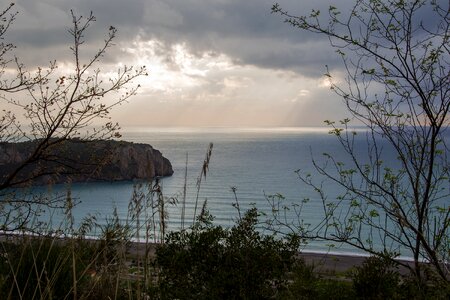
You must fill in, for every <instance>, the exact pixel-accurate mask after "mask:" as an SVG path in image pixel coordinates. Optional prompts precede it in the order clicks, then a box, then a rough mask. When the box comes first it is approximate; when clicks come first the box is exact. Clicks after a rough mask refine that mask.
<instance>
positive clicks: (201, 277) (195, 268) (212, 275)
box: [155, 209, 299, 299]
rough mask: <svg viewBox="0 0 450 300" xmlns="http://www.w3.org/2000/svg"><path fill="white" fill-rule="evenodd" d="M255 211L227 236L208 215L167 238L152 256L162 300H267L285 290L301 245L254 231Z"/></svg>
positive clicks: (248, 214)
mask: <svg viewBox="0 0 450 300" xmlns="http://www.w3.org/2000/svg"><path fill="white" fill-rule="evenodd" d="M257 216H258V213H257V210H256V209H250V210H249V211H247V212H246V213H245V215H244V217H243V218H242V219H240V220H239V221H238V222H237V223H236V225H235V226H233V227H232V228H231V229H230V230H226V229H224V228H222V227H220V226H212V225H211V222H210V221H211V220H212V218H211V217H210V216H209V214H208V213H206V217H205V214H201V217H200V218H199V221H198V222H197V223H196V224H195V225H194V226H193V227H192V228H191V229H190V230H185V231H180V232H173V233H170V234H169V235H168V237H167V239H166V243H165V244H164V245H162V246H160V247H159V248H158V249H157V251H156V260H155V264H156V267H157V268H159V270H160V273H159V282H158V284H159V288H158V291H157V293H158V294H159V295H158V296H159V297H161V298H162V299H174V298H176V299H268V298H273V297H275V296H276V295H277V294H278V292H279V291H281V290H283V289H285V287H286V285H287V274H288V272H289V271H290V270H291V268H292V266H293V264H294V261H295V254H296V252H297V249H298V246H299V239H297V238H296V237H289V238H285V239H276V238H275V237H273V236H266V235H262V234H261V233H260V232H258V231H257V229H256V225H257V222H258V217H257Z"/></svg>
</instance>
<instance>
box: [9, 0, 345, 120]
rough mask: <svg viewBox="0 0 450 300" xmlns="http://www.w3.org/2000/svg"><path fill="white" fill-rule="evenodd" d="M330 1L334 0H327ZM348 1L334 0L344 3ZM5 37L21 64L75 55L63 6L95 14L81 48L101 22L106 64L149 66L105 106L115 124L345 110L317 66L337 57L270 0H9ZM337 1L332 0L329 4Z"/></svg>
mask: <svg viewBox="0 0 450 300" xmlns="http://www.w3.org/2000/svg"><path fill="white" fill-rule="evenodd" d="M278 2H279V4H280V5H281V6H282V7H283V8H285V9H288V10H289V11H290V12H292V13H293V14H296V15H304V14H309V12H310V11H311V9H313V8H318V9H323V10H326V8H328V7H329V5H330V4H331V2H332V1H331V2H330V1H322V0H321V1H309V0H279V1H278ZM334 2H336V1H334ZM352 2H353V1H350V0H344V1H339V2H338V3H339V7H343V8H344V9H345V7H346V6H348V5H349V3H352ZM15 4H16V5H15V6H14V10H15V11H17V12H18V15H17V18H16V20H15V22H14V24H13V25H12V26H11V28H10V29H9V31H8V33H7V35H6V37H5V38H6V40H7V41H10V42H13V43H14V44H15V45H16V46H17V48H16V50H15V53H16V55H17V56H18V57H19V58H20V60H21V61H22V62H23V63H24V64H25V65H26V66H27V68H28V69H33V68H36V67H37V66H47V65H48V62H49V61H52V60H56V61H57V63H58V64H59V65H60V69H62V70H64V68H69V67H70V65H71V62H72V61H73V57H72V55H71V51H70V49H69V46H70V45H71V44H70V43H71V38H70V35H69V33H68V31H67V30H68V29H69V28H70V26H71V21H72V18H71V15H70V10H71V9H72V10H73V11H74V13H75V14H77V15H79V16H86V15H89V13H90V12H91V11H92V12H93V14H94V15H95V17H96V22H95V23H94V24H93V25H92V26H91V27H90V28H89V29H88V31H87V32H86V36H85V38H86V42H85V44H84V45H83V47H82V49H81V51H83V54H84V55H86V56H87V55H89V54H91V53H93V52H94V51H95V50H96V49H98V48H99V47H100V45H101V43H102V41H103V39H104V37H105V34H106V33H107V30H108V28H109V26H111V25H112V26H114V27H116V28H117V29H118V36H117V38H116V40H115V46H114V47H113V48H110V49H108V53H107V55H106V56H105V57H103V59H102V62H101V64H100V65H99V67H100V69H101V71H102V72H104V73H105V74H109V72H113V71H115V70H117V69H118V68H120V67H123V66H124V65H126V66H142V65H145V66H146V68H147V70H148V76H147V77H145V78H140V79H138V80H137V81H136V84H140V85H141V88H140V89H139V91H138V94H137V95H136V96H134V97H133V98H131V99H130V101H129V102H128V103H126V104H124V105H122V106H120V107H117V108H116V109H115V110H114V111H113V112H112V118H113V120H114V121H117V122H119V123H120V124H121V125H122V126H124V127H126V126H152V127H160V126H162V127H166V126H193V127H195V126H200V127H221V126H226V127H295V126H322V125H323V124H324V123H323V121H324V120H326V119H330V120H339V119H342V118H343V117H344V116H346V115H347V113H346V110H345V106H344V105H343V103H342V101H341V100H340V99H339V97H338V96H336V95H335V94H333V93H332V92H331V91H330V89H329V85H328V82H327V80H326V78H325V77H324V75H323V74H324V73H325V71H326V68H325V66H326V65H327V66H329V68H330V70H331V72H332V73H333V74H335V75H336V78H339V74H341V73H342V65H341V64H340V58H339V57H338V55H337V54H336V53H335V52H334V50H333V49H332V48H331V47H330V45H329V41H328V39H327V38H326V37H324V36H318V35H314V34H311V33H308V32H304V31H301V30H298V29H295V28H292V27H290V26H289V25H287V24H285V23H284V22H283V21H284V20H283V18H282V17H281V16H279V15H275V14H271V7H272V5H273V4H274V1H272V0H245V1H242V0H210V1H206V0H183V1H181V0H164V1H159V0H127V1H123V0H40V1H35V0H17V1H16V2H15ZM336 6H338V5H336Z"/></svg>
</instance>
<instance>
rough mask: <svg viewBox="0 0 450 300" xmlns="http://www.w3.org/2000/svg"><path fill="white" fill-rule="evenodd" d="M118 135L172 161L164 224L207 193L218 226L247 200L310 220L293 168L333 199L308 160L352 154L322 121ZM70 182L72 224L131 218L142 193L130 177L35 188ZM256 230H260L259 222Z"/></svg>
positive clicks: (308, 193) (362, 140)
mask: <svg viewBox="0 0 450 300" xmlns="http://www.w3.org/2000/svg"><path fill="white" fill-rule="evenodd" d="M356 131H357V132H358V134H357V135H356V137H355V140H354V147H355V149H356V156H357V158H358V159H359V160H361V161H367V160H368V156H367V145H368V143H367V136H366V133H365V131H364V130H363V129H356ZM122 139H123V140H125V141H130V142H135V143H146V144H150V145H152V146H153V147H154V148H155V149H158V150H159V151H161V153H162V154H163V156H165V157H166V158H168V159H169V160H170V162H171V163H172V166H173V170H174V174H173V175H172V176H170V177H164V178H161V179H160V185H161V190H162V195H163V197H164V198H165V199H166V200H167V201H166V202H167V204H166V205H165V210H166V212H167V215H166V216H165V219H166V222H167V228H166V230H167V231H171V230H172V231H173V230H179V229H180V228H181V226H186V227H188V226H190V225H191V224H192V222H193V220H194V211H195V210H196V214H198V213H199V211H200V210H201V208H202V206H203V204H204V203H205V201H206V208H207V209H208V211H209V213H210V214H211V215H212V216H213V217H214V221H213V223H214V224H216V225H220V226H224V227H231V226H233V225H234V224H235V222H236V221H237V220H238V219H239V217H240V216H242V214H243V213H244V212H245V211H246V210H247V209H250V208H252V207H256V208H257V209H258V211H259V212H260V213H261V216H260V221H261V223H264V221H265V219H270V218H271V217H272V216H273V212H274V208H277V209H278V212H279V213H280V214H279V217H283V218H284V219H282V220H283V221H284V222H286V223H287V224H291V225H294V224H298V223H299V222H302V224H311V225H310V226H314V225H315V224H317V223H318V222H320V220H322V219H323V211H324V210H323V205H322V201H321V198H320V195H319V194H318V193H317V191H316V190H315V189H314V188H313V187H311V186H309V185H307V184H305V183H303V182H302V181H301V180H300V179H299V175H298V174H303V175H306V174H310V175H311V178H312V179H313V180H314V182H315V183H316V184H320V185H321V186H322V187H323V191H324V192H325V193H326V197H327V199H328V200H333V199H336V198H337V197H338V196H339V195H340V194H342V192H343V190H342V188H341V187H340V186H339V185H338V184H337V183H335V182H333V181H332V180H329V179H327V178H325V177H324V176H323V175H321V174H320V173H319V172H318V170H317V169H316V168H315V166H314V163H315V164H317V165H320V166H322V165H323V164H324V163H325V162H326V160H325V157H326V156H325V155H326V154H330V155H332V156H333V157H334V159H335V160H336V161H340V162H344V163H349V164H351V159H350V157H349V156H348V154H347V153H345V151H344V150H343V147H342V145H341V144H340V143H339V141H338V139H337V138H336V136H334V135H332V134H330V133H329V128H322V127H318V128H311V127H308V128H144V127H140V128H137V127H134V128H125V129H124V130H123V131H122ZM379 142H380V147H382V148H384V150H383V151H384V152H383V153H384V160H385V161H386V162H387V164H388V165H389V166H392V167H395V166H396V165H398V161H397V159H396V156H395V155H394V153H393V152H392V149H390V148H389V145H388V143H386V141H384V140H382V139H381V140H380V141H379ZM210 143H212V144H213V148H212V154H211V157H210V161H209V165H208V169H207V171H206V174H205V173H203V169H202V166H203V163H204V160H205V156H206V152H207V150H208V147H209V145H210ZM313 162H314V163H313ZM329 167H330V166H329ZM330 170H331V172H332V169H330ZM200 177H201V182H200V185H199V184H198V181H199V178H200ZM185 182H186V197H185V202H184V197H183V192H184V187H185ZM68 188H69V189H70V195H71V197H72V198H73V199H74V201H75V202H77V205H76V206H75V207H74V209H73V219H74V221H75V224H80V222H81V221H82V220H83V218H85V217H87V216H89V215H95V216H96V219H97V221H98V222H99V223H100V224H102V223H103V224H107V223H108V220H109V221H110V220H111V216H112V215H113V212H114V211H116V212H117V215H118V217H119V219H121V220H122V221H123V222H125V220H126V219H127V218H129V215H128V207H129V205H130V200H131V199H132V195H133V193H136V191H138V192H141V193H144V194H145V193H146V191H148V187H147V184H146V183H145V182H136V181H134V182H132V181H126V182H90V183H73V184H72V185H71V186H67V185H54V186H51V187H39V188H35V190H34V191H35V192H41V193H49V194H53V195H55V194H62V195H64V194H65V193H67V190H68ZM169 202H170V203H169ZM183 203H184V206H185V213H184V215H183V214H182V210H183ZM196 203H197V209H195V207H196ZM274 204H276V205H275V206H274ZM283 208H286V209H283ZM44 216H45V214H44ZM141 217H143V214H141ZM52 218H53V222H54V223H55V224H57V223H58V218H59V217H58V216H56V215H55V216H52ZM61 218H64V217H61ZM158 218H159V216H156V219H158ZM142 222H143V221H142ZM142 222H141V223H142ZM182 224H183V225H182ZM291 229H292V227H291ZM291 229H289V228H288V227H286V228H284V229H283V228H281V227H280V232H281V233H289V232H290V230H291ZM260 230H263V231H264V230H265V229H264V226H261V229H260ZM154 238H157V237H154ZM304 248H305V250H307V251H311V252H316V251H318V252H328V251H329V252H338V253H351V254H358V253H360V252H359V251H358V250H357V249H354V248H352V247H350V246H347V245H339V244H330V243H328V242H319V241H312V242H311V241H310V242H308V243H307V244H305V245H304Z"/></svg>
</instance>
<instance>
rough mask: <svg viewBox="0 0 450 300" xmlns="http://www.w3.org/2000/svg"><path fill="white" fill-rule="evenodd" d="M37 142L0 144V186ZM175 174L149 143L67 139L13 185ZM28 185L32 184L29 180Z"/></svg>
mask: <svg viewBox="0 0 450 300" xmlns="http://www.w3.org/2000/svg"><path fill="white" fill-rule="evenodd" d="M37 144H38V143H37V142H25V143H2V144H0V183H3V182H5V181H6V180H7V178H8V177H9V175H10V174H12V173H13V172H14V171H15V170H16V169H17V168H18V167H19V166H21V165H23V164H24V162H25V161H26V160H27V159H28V158H29V157H30V156H31V154H32V153H33V152H34V150H35V149H36V147H37ZM172 174H173V170H172V165H171V163H170V161H169V160H168V159H167V158H165V157H163V156H162V154H161V152H159V151H158V150H156V149H154V148H153V147H152V146H150V145H147V144H135V143H130V142H122V141H103V140H99V141H89V142H86V141H80V140H68V141H64V142H62V143H58V144H57V145H55V146H52V147H49V149H48V151H46V152H45V153H44V154H43V156H42V158H41V159H39V160H35V161H34V160H31V161H29V162H28V163H26V164H25V166H24V167H23V168H22V169H21V170H20V172H19V173H18V174H17V176H15V179H14V181H13V183H19V185H22V183H21V182H22V181H24V180H26V179H27V178H33V180H32V181H30V183H31V184H47V183H66V182H86V181H99V180H103V181H119V180H132V179H151V178H154V177H159V176H170V175H172ZM26 183H29V182H28V181H27V182H26Z"/></svg>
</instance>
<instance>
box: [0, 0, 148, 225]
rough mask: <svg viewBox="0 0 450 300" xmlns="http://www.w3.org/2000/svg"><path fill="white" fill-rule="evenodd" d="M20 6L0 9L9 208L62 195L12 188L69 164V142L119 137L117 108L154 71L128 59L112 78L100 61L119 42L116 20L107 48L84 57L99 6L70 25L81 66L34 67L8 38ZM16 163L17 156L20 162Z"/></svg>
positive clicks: (0, 186)
mask: <svg viewBox="0 0 450 300" xmlns="http://www.w3.org/2000/svg"><path fill="white" fill-rule="evenodd" d="M13 8H14V6H13V4H11V5H10V6H8V7H7V8H6V9H5V10H4V11H3V12H1V13H0V42H1V43H0V101H2V108H4V109H3V111H2V116H1V117H0V164H1V165H0V167H1V168H6V166H7V165H8V166H9V169H8V172H2V174H3V175H2V177H1V178H0V192H1V193H2V194H3V195H2V196H3V199H4V201H3V202H2V203H1V206H2V213H3V214H7V213H8V210H5V207H6V206H9V207H10V208H11V207H12V210H15V211H16V212H17V211H18V207H17V206H21V205H26V206H28V207H29V206H30V205H33V204H42V203H43V202H44V204H48V205H51V204H52V203H54V201H55V200H57V202H59V199H47V200H43V199H42V198H38V199H37V198H35V197H28V199H26V200H24V199H23V198H16V197H14V194H11V193H10V190H11V188H14V187H18V186H24V185H27V184H31V183H32V181H33V180H36V179H39V178H41V177H42V176H46V175H49V173H53V172H58V170H59V169H58V167H61V170H67V168H65V167H66V166H67V161H68V160H70V159H71V157H67V153H68V152H65V151H63V149H64V147H66V146H67V143H68V141H71V142H73V141H75V140H76V141H79V142H87V141H93V140H96V139H110V138H113V137H117V136H119V133H118V130H119V126H118V124H117V123H113V122H112V121H111V120H110V116H109V113H110V111H111V109H112V108H113V107H115V106H117V105H120V104H122V103H124V102H125V101H127V100H128V99H129V98H130V97H131V96H133V95H135V93H136V91H137V89H138V87H139V86H138V85H136V84H134V85H133V84H132V82H133V80H134V79H136V78H137V77H139V76H144V75H146V70H145V67H141V68H137V69H136V68H133V67H126V66H125V67H123V68H121V69H119V70H118V71H117V73H116V75H115V76H114V77H112V78H106V79H105V75H104V74H103V73H102V71H101V70H100V69H99V67H98V65H99V63H100V61H101V59H102V57H103V56H104V55H105V53H106V52H107V50H108V49H109V48H110V47H111V46H113V40H114V39H115V38H116V34H117V29H116V28H114V27H112V26H111V27H110V28H109V29H108V32H107V35H106V37H105V39H104V41H103V43H102V44H101V45H100V48H99V49H98V50H97V51H96V52H95V53H93V54H92V55H91V56H90V57H89V58H87V59H83V58H84V57H86V55H85V54H84V53H83V54H84V55H82V50H83V46H84V43H85V39H84V35H85V33H86V31H87V30H88V28H89V27H90V26H91V25H92V24H93V23H94V22H95V17H94V16H93V15H92V13H91V14H90V15H89V16H87V17H78V16H76V15H75V13H73V12H71V14H72V27H71V29H70V30H69V33H70V35H71V37H72V39H73V40H72V46H71V47H70V51H71V54H72V64H70V65H71V66H73V69H72V70H70V71H66V69H64V70H60V69H58V63H57V62H56V61H53V62H51V63H50V65H49V66H47V67H45V68H38V69H37V70H34V71H28V70H27V69H26V67H25V66H24V65H23V64H22V63H21V62H20V59H19V58H18V57H16V56H15V53H14V52H15V51H14V50H15V45H13V44H11V43H7V42H6V38H7V32H8V29H9V28H10V26H12V25H13V23H14V21H15V19H16V16H17V13H16V12H14V11H13ZM63 72H64V73H63ZM13 143H14V147H12V146H11V145H13ZM19 148H20V149H19ZM24 148H26V149H24ZM11 149H13V150H11ZM18 149H19V150H21V151H16V150H18ZM18 153H19V154H18ZM65 153H66V154H65ZM18 156H19V157H18ZM10 163H14V164H13V167H11V164H10ZM49 165H52V166H53V167H52V168H48V166H49ZM73 171H76V170H73ZM5 195H6V196H5ZM5 199H6V200H5ZM5 203H7V204H5ZM25 211H26V213H24V214H23V215H24V220H25V219H27V218H26V216H29V214H30V210H29V209H28V210H25Z"/></svg>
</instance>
